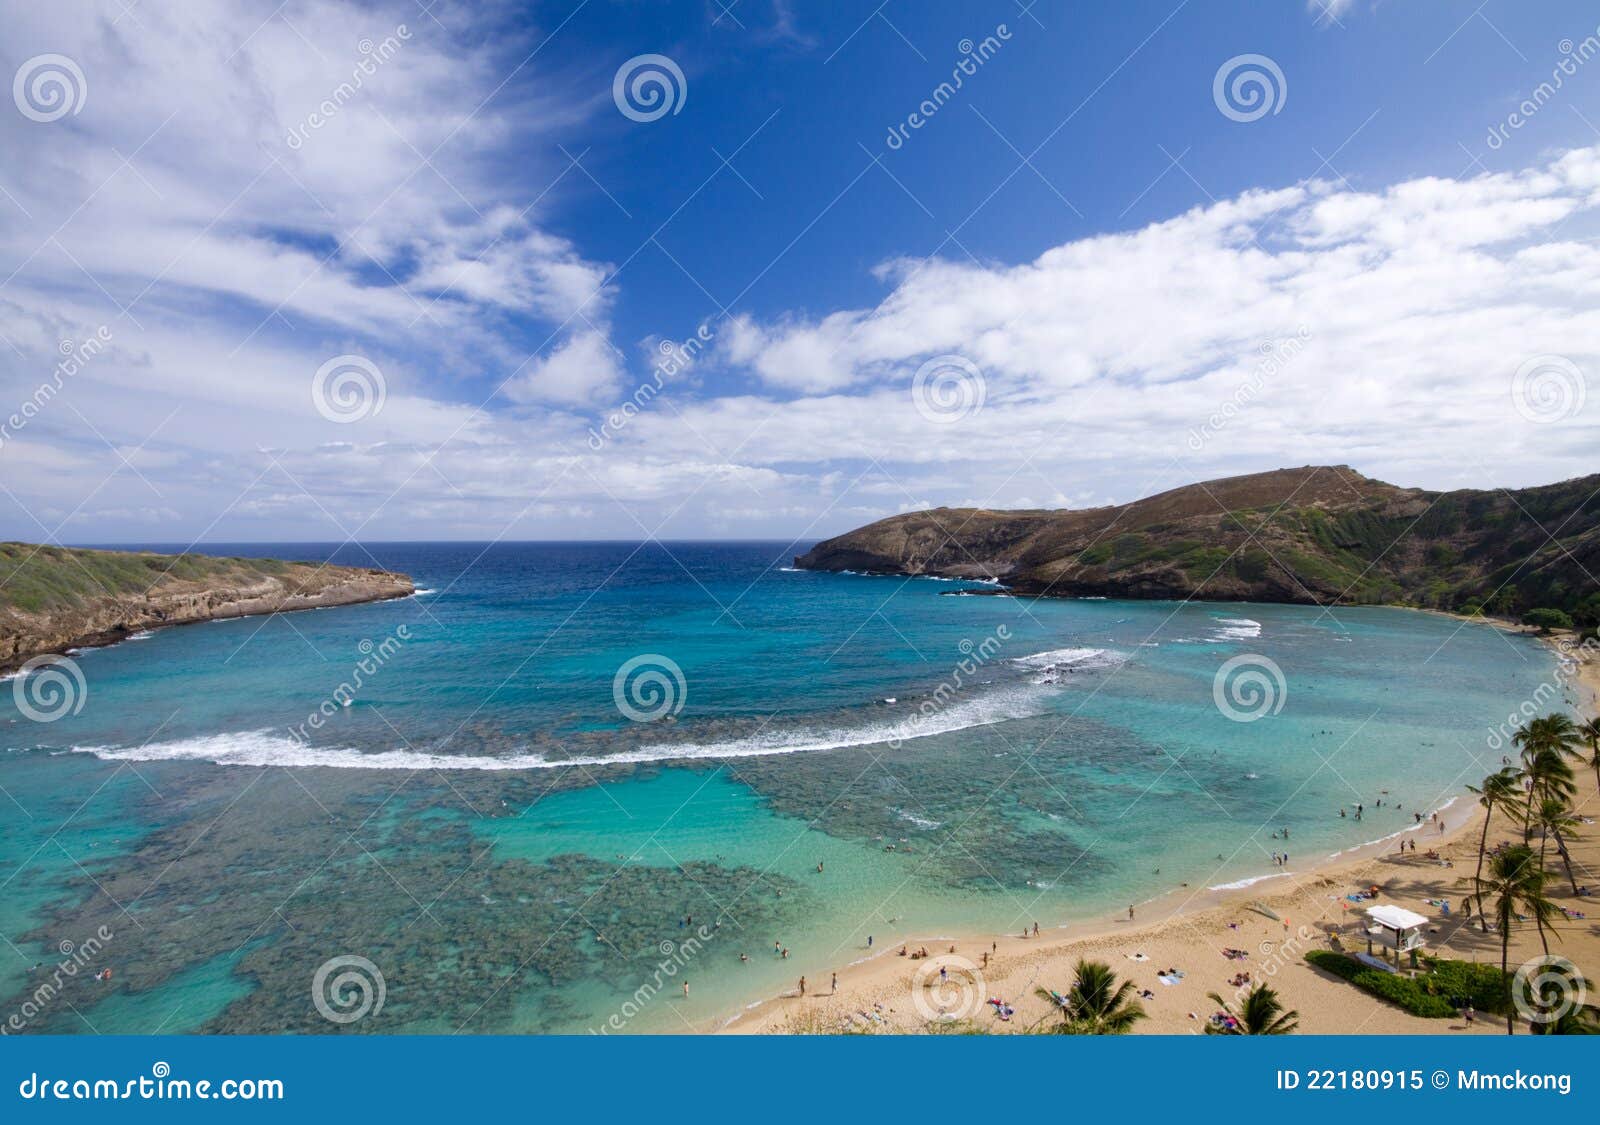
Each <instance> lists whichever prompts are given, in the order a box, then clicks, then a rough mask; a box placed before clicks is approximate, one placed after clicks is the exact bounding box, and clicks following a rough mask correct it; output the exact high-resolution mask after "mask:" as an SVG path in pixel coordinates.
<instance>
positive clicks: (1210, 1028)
mask: <svg viewBox="0 0 1600 1125" xmlns="http://www.w3.org/2000/svg"><path fill="white" fill-rule="evenodd" d="M1206 995H1207V996H1209V997H1210V998H1211V1001H1212V1003H1214V1004H1216V1005H1217V1007H1219V1008H1221V1009H1222V1011H1223V1013H1224V1014H1225V1015H1227V1016H1229V1017H1231V1019H1232V1021H1233V1022H1232V1024H1231V1025H1230V1024H1227V1023H1223V1024H1215V1023H1208V1024H1206V1034H1207V1035H1288V1034H1289V1033H1290V1032H1291V1031H1293V1030H1294V1029H1295V1028H1297V1027H1299V1026H1300V1013H1299V1012H1297V1011H1295V1010H1294V1009H1293V1008H1291V1009H1289V1010H1288V1011H1284V1008H1283V1001H1281V1000H1279V999H1278V993H1277V990H1276V989H1273V988H1269V987H1268V986H1267V985H1264V984H1258V985H1256V986H1255V987H1253V988H1251V989H1250V991H1249V992H1248V993H1246V994H1245V998H1244V1003H1243V1004H1242V1005H1241V1006H1240V1008H1239V1010H1238V1011H1237V1012H1235V1011H1234V1010H1233V1009H1232V1008H1230V1007H1229V1006H1228V1002H1227V1001H1226V1000H1224V999H1223V998H1222V997H1221V996H1219V995H1217V994H1216V993H1215V992H1208V993H1206Z"/></svg>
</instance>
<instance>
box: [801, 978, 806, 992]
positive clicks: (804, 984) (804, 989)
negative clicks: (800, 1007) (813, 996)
mask: <svg viewBox="0 0 1600 1125" xmlns="http://www.w3.org/2000/svg"><path fill="white" fill-rule="evenodd" d="M805 994H806V978H805V977H801V978H800V995H801V996H804V995H805Z"/></svg>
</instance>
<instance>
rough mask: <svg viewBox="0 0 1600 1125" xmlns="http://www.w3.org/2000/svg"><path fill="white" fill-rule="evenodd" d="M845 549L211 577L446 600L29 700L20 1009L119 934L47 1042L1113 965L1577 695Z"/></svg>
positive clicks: (1235, 608)
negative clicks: (326, 985) (1140, 935)
mask: <svg viewBox="0 0 1600 1125" xmlns="http://www.w3.org/2000/svg"><path fill="white" fill-rule="evenodd" d="M152 546H154V547H155V548H156V549H174V546H173V545H160V544H155V545H152ZM804 546H805V545H804V544H800V545H791V544H779V543H723V544H703V543H668V544H643V545H641V544H611V543H607V544H595V543H589V544H494V545H484V544H370V545H367V546H365V547H356V546H352V545H347V546H344V547H342V548H339V549H337V550H334V549H333V547H332V545H318V544H303V545H288V546H285V545H280V544H275V545H272V546H271V547H260V546H257V547H250V546H248V545H228V544H214V545H208V546H207V547H206V548H205V551H206V552H207V553H214V554H240V555H249V554H256V555H259V554H271V555H274V556H278V557H287V558H299V559H308V560H316V561H321V560H324V559H329V558H330V556H331V560H332V561H334V562H338V563H344V564H351V565H368V566H370V565H382V566H385V567H390V568H393V569H396V570H401V571H404V572H406V573H409V574H411V575H412V576H413V577H414V578H415V579H416V582H417V585H418V587H419V590H420V591H421V592H419V594H418V595H417V596H416V597H413V598H408V599H404V600H399V601H394V602H387V603H381V604H374V605H366V606H353V607H346V608H340V609H330V610H319V611H311V612H303V613H298V614H291V615H282V616H276V617H258V618H247V619H241V620H234V621H225V622H217V623H210V624H203V625H196V626H187V627H182V628H174V629H167V630H160V631H157V632H154V633H152V634H150V635H149V636H147V637H143V638H140V639H137V640H130V641H128V642H125V643H123V644H120V645H116V646H112V647H109V648H103V649H96V650H92V651H86V652H80V653H77V654H74V655H73V660H74V661H75V662H76V663H77V665H78V667H79V669H80V670H81V673H82V678H83V685H84V686H83V690H82V692H81V696H82V698H81V703H82V707H81V710H78V711H77V712H76V713H70V714H67V715H65V716H63V717H60V718H58V719H55V720H54V721H49V722H41V721H36V720H35V719H33V718H30V717H29V715H28V714H27V713H25V712H24V711H23V710H22V709H19V707H18V706H17V698H21V696H20V695H17V693H21V692H23V691H24V690H25V689H26V686H27V685H26V681H19V680H13V681H11V682H10V683H8V684H7V685H6V687H7V688H8V689H11V690H8V691H6V692H5V694H4V696H3V699H0V708H3V710H0V748H3V750H4V751H5V754H4V755H3V757H0V786H3V787H4V791H5V795H4V797H0V826H3V828H4V835H3V838H0V872H3V873H0V878H3V879H4V880H5V882H4V886H3V894H0V934H4V936H5V939H6V943H7V944H6V948H5V949H4V950H0V1000H4V998H6V997H10V998H11V999H10V1000H5V1003H7V1004H9V1005H10V1007H11V1008H16V1007H17V1005H19V1004H21V1003H22V999H21V998H23V997H25V996H26V995H28V993H29V990H30V988H32V987H33V986H34V985H35V984H36V983H37V980H38V979H39V978H38V973H39V972H47V971H48V970H50V969H51V968H52V967H53V966H55V965H56V964H57V963H58V962H60V961H61V959H62V958H63V956H66V955H65V954H63V953H62V952H61V951H62V950H64V949H66V948H67V945H64V944H63V943H70V944H71V946H72V947H73V948H80V947H82V946H83V945H84V943H85V941H86V940H88V939H89V938H90V937H91V936H92V935H95V934H97V933H99V932H100V930H101V929H102V928H104V929H105V930H106V931H107V932H109V933H111V934H112V935H113V936H112V937H111V938H110V939H107V940H100V939H96V941H94V942H91V943H90V944H92V945H96V946H97V948H96V949H95V951H94V956H93V958H92V961H93V968H94V970H95V971H99V970H100V969H101V968H104V967H109V968H112V969H113V976H112V979H111V980H110V981H109V982H103V981H95V980H93V979H92V977H91V976H90V975H89V974H88V973H87V972H86V971H85V972H76V973H74V974H71V979H70V980H69V982H68V986H67V987H66V988H65V989H64V990H63V991H62V992H61V994H60V995H59V996H56V997H53V998H52V999H51V1001H50V1003H48V1004H45V1005H43V1006H42V1010H41V1011H39V1012H36V1013H35V1014H34V1015H32V1016H30V1017H29V1019H28V1021H27V1026H28V1027H29V1028H30V1029H34V1030H46V1031H68V1032H70V1031H89V1030H91V1029H93V1030H98V1031H102V1032H108V1031H128V1032H148V1031H155V1030H157V1029H160V1030H165V1031H185V1030H202V1029H204V1030H220V1031H283V1030H305V1031H337V1030H341V1029H349V1030H356V1031H374V1030H376V1031H439V1030H458V1029H460V1030H469V1031H509V1030H528V1031H573V1030H590V1029H600V1028H607V1027H609V1028H611V1029H612V1030H622V1029H628V1030H669V1029H675V1028H679V1027H682V1026H684V1025H686V1024H687V1025H690V1026H695V1027H703V1026H707V1025H708V1024H709V1023H711V1022H712V1021H714V1020H716V1019H717V1018H719V1016H721V1015H724V1014H726V1013H729V1012H731V1011H733V1010H736V1009H737V1008H738V1007H739V1006H740V1005H741V1004H744V1003H746V1002H748V1001H750V1000H753V999H756V998H758V997H761V996H765V995H770V994H772V993H774V992H776V991H778V990H779V989H782V988H787V987H791V986H792V985H793V983H794V980H795V978H796V977H798V976H799V975H800V974H801V973H808V974H811V975H812V976H813V979H819V978H821V977H822V976H824V975H825V974H826V973H827V972H828V971H829V970H830V969H832V968H837V967H839V966H840V965H842V964H845V963H848V962H849V961H851V960H853V959H856V958H858V957H861V956H864V955H865V954H866V953H867V948H866V945H867V939H868V937H869V935H870V936H871V937H872V939H873V943H874V945H873V949H874V950H881V949H883V948H884V947H885V946H889V945H893V944H894V943H895V942H897V941H898V940H901V939H905V938H915V937H932V936H935V935H940V934H956V933H986V932H991V931H1015V930H1017V929H1018V928H1019V927H1021V926H1022V925H1024V924H1027V923H1030V922H1032V921H1038V922H1040V923H1041V925H1042V926H1044V927H1052V928H1053V927H1058V926H1071V925H1073V924H1074V923H1075V922H1078V923H1081V922H1083V921H1084V920H1085V919H1087V918H1090V917H1098V916H1100V915H1102V914H1104V913H1105V912H1108V911H1111V910H1116V909H1120V908H1121V907H1122V906H1124V905H1125V904H1126V903H1128V902H1138V901H1142V900H1144V899H1147V898H1149V897H1151V896H1153V895H1156V894H1158V893H1161V892H1163V891H1166V890H1169V889H1171V888H1172V887H1174V886H1176V885H1178V884H1179V883H1180V882H1181V883H1187V884H1189V885H1191V886H1193V887H1197V888H1198V887H1205V886H1214V885H1219V884H1223V883H1229V882H1235V881H1239V880H1244V879H1250V878H1255V877H1259V876H1262V875H1267V874H1271V873H1272V872H1273V871H1274V867H1273V865H1272V862H1271V860H1270V855H1271V853H1272V852H1275V851H1282V850H1288V851H1290V853H1291V861H1292V862H1291V868H1292V867H1294V866H1296V865H1297V864H1299V863H1308V862H1312V861H1315V860H1319V859H1322V858H1325V857H1326V856H1328V855H1330V854H1333V853H1336V852H1338V851H1340V850H1342V849H1345V848H1348V847H1352V846H1354V845H1357V844H1360V843H1362V842H1365V841H1369V840H1373V839H1376V838H1379V837H1382V836H1385V835H1387V834H1389V833H1391V832H1395V831H1398V830H1399V829H1401V828H1403V827H1404V826H1406V825H1408V824H1410V823H1411V822H1412V815H1411V814H1412V812H1413V811H1429V810H1432V809H1435V808H1439V807H1441V806H1444V805H1446V804H1447V803H1449V802H1450V801H1451V800H1452V799H1455V798H1458V797H1459V796H1460V795H1461V794H1462V793H1463V792H1464V787H1465V786H1466V785H1467V784H1468V783H1472V782H1476V781H1477V780H1478V779H1479V778H1481V777H1482V776H1483V775H1484V774H1485V773H1486V772H1489V771H1491V770H1492V769H1494V768H1497V767H1498V765H1499V755H1500V753H1501V751H1500V750H1497V749H1493V748H1491V745H1490V743H1489V742H1488V741H1487V740H1486V734H1487V731H1488V730H1489V729H1490V728H1491V727H1492V726H1493V725H1494V724H1496V723H1497V722H1498V721H1500V719H1501V718H1502V717H1503V716H1504V714H1505V713H1506V712H1507V711H1508V710H1509V709H1510V708H1511V707H1512V706H1513V705H1515V703H1516V702H1517V701H1519V700H1521V699H1523V698H1525V697H1527V696H1529V695H1530V694H1532V692H1533V690H1534V688H1535V686H1536V685H1537V684H1539V683H1540V682H1541V681H1545V680H1549V679H1550V678H1551V676H1552V673H1553V670H1554V661H1553V659H1552V657H1551V656H1550V654H1549V653H1548V652H1547V651H1546V650H1545V649H1543V648H1542V647H1540V646H1539V645H1537V644H1536V643H1535V642H1533V641H1531V640H1529V639H1528V638H1525V637H1521V636H1513V635H1507V634H1504V633H1502V632H1500V631H1498V630H1496V629H1494V628H1492V627H1489V626H1486V625H1464V624H1462V623H1461V622H1457V621H1454V620H1450V619H1447V618H1443V617H1438V616H1431V615H1425V614H1420V613H1413V612H1409V611H1405V610H1399V609H1380V608H1370V609H1368V608H1362V609H1340V610H1321V609H1317V608H1311V607H1296V606H1266V605H1224V604H1198V603H1190V604H1178V603H1169V602H1117V601H1094V600H1088V601H1067V600H1045V601H1039V600H1021V599H1015V598H1011V597H1006V596H988V594H989V593H992V591H987V590H986V588H985V587H982V586H979V585H976V584H962V583H950V582H942V581H936V580H926V579H912V580H906V579H898V578H886V577H865V576H856V575H835V574H817V573H806V572H798V571H795V570H793V569H791V556H792V555H793V554H795V553H798V552H799V551H801V550H803V549H804ZM952 593H959V594H960V595H961V596H946V595H949V594H952ZM623 669H631V670H632V674H631V675H629V676H626V677H624V678H623V679H621V680H620V681H619V678H618V675H619V671H620V670H623ZM1219 676H1220V677H1221V679H1220V681H1219ZM14 696H17V698H14ZM1230 712H1231V713H1230ZM1257 712H1259V714H1257ZM1241 720H1248V721H1241ZM1380 796H1382V798H1383V801H1384V806H1385V807H1383V808H1376V807H1375V802H1376V801H1377V799H1378V798H1379V797H1380ZM1357 803H1364V804H1365V805H1366V806H1367V811H1366V814H1365V817H1364V819H1363V820H1362V821H1359V822H1358V821H1356V820H1354V819H1353V818H1350V817H1345V818H1340V817H1339V816H1338V812H1339V810H1340V809H1341V808H1347V809H1350V810H1353V808H1354V806H1355V805H1356V804H1357ZM1285 828H1288V829H1290V830H1291V831H1292V835H1291V837H1290V839H1291V841H1292V843H1285V842H1284V841H1283V840H1282V839H1281V838H1280V837H1278V836H1275V835H1273V834H1274V833H1276V832H1280V831H1281V830H1283V829H1285ZM819 864H820V865H821V870H820V871H819V870H818V866H819ZM100 946H103V948H99V947H100ZM784 946H786V947H788V949H789V950H790V954H789V957H788V958H787V959H785V958H783V957H781V956H780V955H778V954H776V953H775V952H774V949H775V948H781V947H784ZM741 954H744V955H745V956H747V957H748V958H749V959H748V960H741V957H740V955H741ZM344 956H353V957H361V958H364V959H366V960H367V961H368V962H370V964H371V965H372V966H373V968H374V969H375V971H377V972H378V973H381V975H382V976H383V978H384V985H385V993H384V1004H383V1007H382V1009H381V1010H379V1011H376V1012H372V1013H370V1014H369V1015H368V1017H367V1018H363V1019H362V1020H360V1021H358V1022H352V1023H350V1024H342V1023H337V1022H330V1021H329V1020H328V1018H327V1016H326V1015H325V1014H324V1013H322V1012H321V1011H320V1010H319V1009H318V1007H317V1006H316V1004H315V1002H314V1000H313V996H312V983H313V980H314V979H315V978H316V976H317V972H318V970H319V968H321V967H322V966H323V965H325V964H326V963H327V962H328V961H329V960H330V959H332V958H336V957H344ZM36 965H37V966H40V967H41V968H39V969H35V968H34V966H36ZM684 980H688V981H690V982H691V985H692V988H691V991H690V993H689V995H688V996H687V997H685V996H684V995H683V993H682V988H681V985H682V982H683V981H684ZM0 1018H3V1016H0Z"/></svg>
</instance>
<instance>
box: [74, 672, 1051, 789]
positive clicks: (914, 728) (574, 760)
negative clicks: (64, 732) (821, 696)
mask: <svg viewBox="0 0 1600 1125" xmlns="http://www.w3.org/2000/svg"><path fill="white" fill-rule="evenodd" d="M1045 709H1046V706H1045V696H1044V693H1040V692H1035V691H1028V690H1025V689H1009V690H1002V691H997V692H993V693H990V694H988V695H985V696H981V697H979V698H975V699H970V700H965V701H963V702H960V703H956V704H954V705H952V706H949V707H947V708H945V709H943V710H941V711H934V712H931V713H926V714H922V713H921V709H920V708H919V707H915V706H911V705H906V716H905V718H904V719H903V720H899V721H892V722H882V721H880V722H875V723H869V724H864V725H861V726H854V727H832V728H820V729H819V728H811V727H801V728H799V729H797V730H793V731H789V732H775V733H770V734H758V735H754V736H751V737H748V738H732V739H724V740H720V741H715V742H692V741H685V742H670V743H653V744H649V745H645V746H640V747H637V748H636V749H632V750H622V751H619V752H617V753H615V754H585V755H574V756H572V757H567V758H562V757H555V756H546V755H544V754H533V753H525V754H507V755H503V756H499V755H496V756H490V755H467V754H436V753H429V752H427V751H422V750H381V751H370V752H369V751H362V750H355V749H351V748H348V747H339V746H312V745H308V744H306V743H303V742H301V741H299V740H298V739H295V738H292V737H290V736H289V735H287V734H281V733H278V732H277V731H272V730H256V731H241V732H237V733H232V734H214V735H203V736H199V737H196V738H183V739H176V740H173V741H170V742H153V743H149V744H146V745H142V746H75V747H73V748H72V749H73V750H74V751H75V752H78V753H85V754H93V755H95V756H96V757H97V758H102V759H105V760H107V761H114V762H164V761H201V762H212V763H215V764H216V765H223V766H292V767H314V766H321V767H326V768H330V769H369V770H500V771H515V770H549V769H561V768H563V767H567V766H613V765H634V764H638V763H643V762H673V761H692V760H697V759H706V758H710V759H718V758H760V757H770V756H773V755H779V754H811V753H818V752H821V751H825V750H843V749H849V748H852V747H859V746H875V745H878V744H880V743H886V742H889V741H890V740H894V741H896V742H902V743H903V742H911V741H914V740H916V739H921V738H928V737H931V736H933V735H939V734H950V733H953V732H956V731H961V730H970V729H971V728H973V727H983V726H991V725H993V724H995V723H1003V722H1007V721H1009V720H1011V719H1025V718H1030V717H1032V716H1035V715H1040V714H1043V713H1044V712H1045Z"/></svg>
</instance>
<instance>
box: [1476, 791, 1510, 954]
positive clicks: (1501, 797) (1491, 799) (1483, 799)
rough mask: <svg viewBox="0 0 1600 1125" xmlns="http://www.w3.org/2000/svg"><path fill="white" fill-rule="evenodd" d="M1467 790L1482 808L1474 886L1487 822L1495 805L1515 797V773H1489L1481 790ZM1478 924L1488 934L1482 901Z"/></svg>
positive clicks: (1485, 848) (1486, 839) (1479, 873)
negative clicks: (1476, 797)
mask: <svg viewBox="0 0 1600 1125" xmlns="http://www.w3.org/2000/svg"><path fill="white" fill-rule="evenodd" d="M1467 789H1468V790H1470V791H1471V792H1473V793H1476V794H1477V795H1478V804H1480V805H1482V806H1483V832H1482V834H1481V835H1480V836H1479V837H1478V871H1477V874H1475V875H1474V876H1473V877H1472V882H1473V885H1474V886H1476V885H1477V884H1478V882H1479V881H1480V880H1482V878H1483V856H1484V853H1485V852H1486V851H1488V848H1489V822H1490V821H1491V820H1493V819H1494V809H1495V806H1496V805H1499V806H1501V807H1502V808H1504V807H1505V806H1506V805H1509V804H1510V803H1511V802H1512V801H1514V800H1515V799H1516V797H1517V773H1516V771H1515V770H1513V769H1512V768H1511V767H1510V766H1506V767H1505V768H1504V769H1502V770H1501V771H1500V772H1499V773H1491V774H1490V775H1489V776H1488V777H1486V778H1484V779H1483V788H1481V789H1476V788H1474V787H1473V786H1471V785H1469V786H1467ZM1478 924H1479V925H1480V926H1481V927H1482V929H1483V932H1484V933H1488V932H1489V918H1488V916H1487V915H1486V914H1484V912H1483V901H1482V900H1481V899H1480V900H1479V902H1478Z"/></svg>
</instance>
